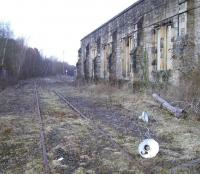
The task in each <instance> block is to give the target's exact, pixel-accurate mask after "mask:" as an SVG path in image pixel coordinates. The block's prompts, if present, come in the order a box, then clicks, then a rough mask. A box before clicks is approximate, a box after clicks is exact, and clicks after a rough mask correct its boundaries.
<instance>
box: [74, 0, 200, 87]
mask: <svg viewBox="0 0 200 174" xmlns="http://www.w3.org/2000/svg"><path fill="white" fill-rule="evenodd" d="M199 4H200V0H139V1H138V2H136V3H135V4H133V5H132V6H130V7H129V8H128V9H126V10H124V11H123V12H122V13H120V14H119V15H117V16H115V17H114V18H113V19H111V20H110V21H108V22H107V23H105V24H104V25H102V26H101V27H99V28H98V29H96V30H95V31H93V32H92V33H90V34H89V35H88V36H86V37H85V38H83V39H82V40H81V49H80V50H81V53H80V57H79V62H78V64H77V65H78V66H77V69H79V70H78V76H79V77H82V78H86V79H94V80H97V79H104V80H128V81H133V82H134V81H149V80H150V81H152V82H156V81H157V80H159V81H160V80H161V81H162V80H163V79H162V78H163V74H164V76H166V75H167V76H168V77H167V78H168V79H169V81H170V82H171V83H172V84H174V85H178V84H179V79H180V66H182V67H183V69H187V68H188V65H187V64H184V63H185V60H187V59H190V61H191V62H194V61H195V60H196V61H199V52H200V51H199V50H200V31H199V28H200V19H199V18H200V15H199V14H200V10H199V8H197V6H199ZM183 60H184V61H183Z"/></svg>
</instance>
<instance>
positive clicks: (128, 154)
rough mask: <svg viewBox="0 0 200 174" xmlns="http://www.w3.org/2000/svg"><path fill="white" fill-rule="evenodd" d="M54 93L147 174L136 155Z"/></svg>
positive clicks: (64, 98)
mask: <svg viewBox="0 0 200 174" xmlns="http://www.w3.org/2000/svg"><path fill="white" fill-rule="evenodd" d="M53 92H54V93H55V95H57V96H58V97H59V98H60V99H61V100H62V101H64V102H65V104H66V105H68V106H69V107H70V108H71V109H72V110H73V111H75V112H76V113H78V115H80V117H82V118H83V119H85V120H87V121H88V122H89V123H90V124H91V125H92V126H93V127H94V128H95V129H96V131H98V132H99V133H100V134H102V135H103V136H104V137H105V138H106V139H107V140H108V141H109V142H110V143H111V144H112V145H114V146H115V147H116V148H117V149H118V150H120V151H121V152H122V153H123V154H124V155H125V156H126V158H127V159H128V160H131V161H132V162H134V164H135V165H136V166H137V167H138V168H139V169H140V170H141V171H143V172H144V173H146V172H145V171H147V170H148V169H147V168H146V167H145V166H144V165H143V164H142V163H141V162H140V161H137V160H136V159H135V155H134V154H132V153H130V152H129V151H128V150H127V149H126V148H125V147H123V146H122V145H120V144H119V143H117V142H116V141H115V140H114V138H113V137H112V135H110V134H109V133H108V132H107V131H105V130H103V129H102V128H101V126H99V125H98V124H97V123H95V122H94V121H93V120H92V119H90V118H89V117H87V116H86V115H85V114H84V113H82V112H81V111H80V110H79V109H78V108H77V107H75V106H74V105H73V104H72V103H71V102H70V101H69V100H68V99H67V98H66V97H64V96H63V95H62V94H60V93H59V92H57V91H55V90H53Z"/></svg>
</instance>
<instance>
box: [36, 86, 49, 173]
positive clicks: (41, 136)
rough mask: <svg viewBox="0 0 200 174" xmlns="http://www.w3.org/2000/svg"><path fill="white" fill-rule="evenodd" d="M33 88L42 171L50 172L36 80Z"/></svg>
mask: <svg viewBox="0 0 200 174" xmlns="http://www.w3.org/2000/svg"><path fill="white" fill-rule="evenodd" d="M34 89H35V99H36V112H37V115H38V117H39V119H40V143H41V146H42V156H43V165H44V173H45V174H50V167H49V162H48V157H47V150H46V143H45V131H44V119H43V117H42V115H41V111H40V104H39V96H38V89H37V84H36V82H34Z"/></svg>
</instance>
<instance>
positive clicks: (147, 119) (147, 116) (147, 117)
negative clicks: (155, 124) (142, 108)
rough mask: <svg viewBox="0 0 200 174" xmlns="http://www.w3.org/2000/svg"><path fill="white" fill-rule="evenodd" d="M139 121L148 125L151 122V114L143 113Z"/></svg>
mask: <svg viewBox="0 0 200 174" xmlns="http://www.w3.org/2000/svg"><path fill="white" fill-rule="evenodd" d="M139 119H141V120H142V121H144V122H146V123H148V122H149V114H148V113H147V112H142V115H140V116H139Z"/></svg>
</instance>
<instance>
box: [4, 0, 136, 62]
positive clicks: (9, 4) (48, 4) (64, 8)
mask: <svg viewBox="0 0 200 174" xmlns="http://www.w3.org/2000/svg"><path fill="white" fill-rule="evenodd" d="M136 1H137V0H0V21H8V22H10V24H11V28H12V30H13V31H14V33H15V35H16V36H23V37H25V38H26V40H27V42H28V44H29V45H30V46H32V47H36V48H38V49H39V50H42V52H43V54H44V55H47V56H55V57H58V58H59V60H64V61H67V62H68V63H70V64H73V65H75V64H76V61H77V52H78V49H79V47H80V40H81V39H82V38H83V37H84V36H85V35H87V34H89V33H90V32H91V31H93V30H94V29H96V28H97V27H99V26H100V25H101V24H103V23H105V22H106V21H108V20H109V19H110V18H112V17H113V16H115V15H116V14H118V13H119V12H121V11H122V10H124V9H125V8H127V7H128V6H130V5H132V4H133V3H134V2H136Z"/></svg>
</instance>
